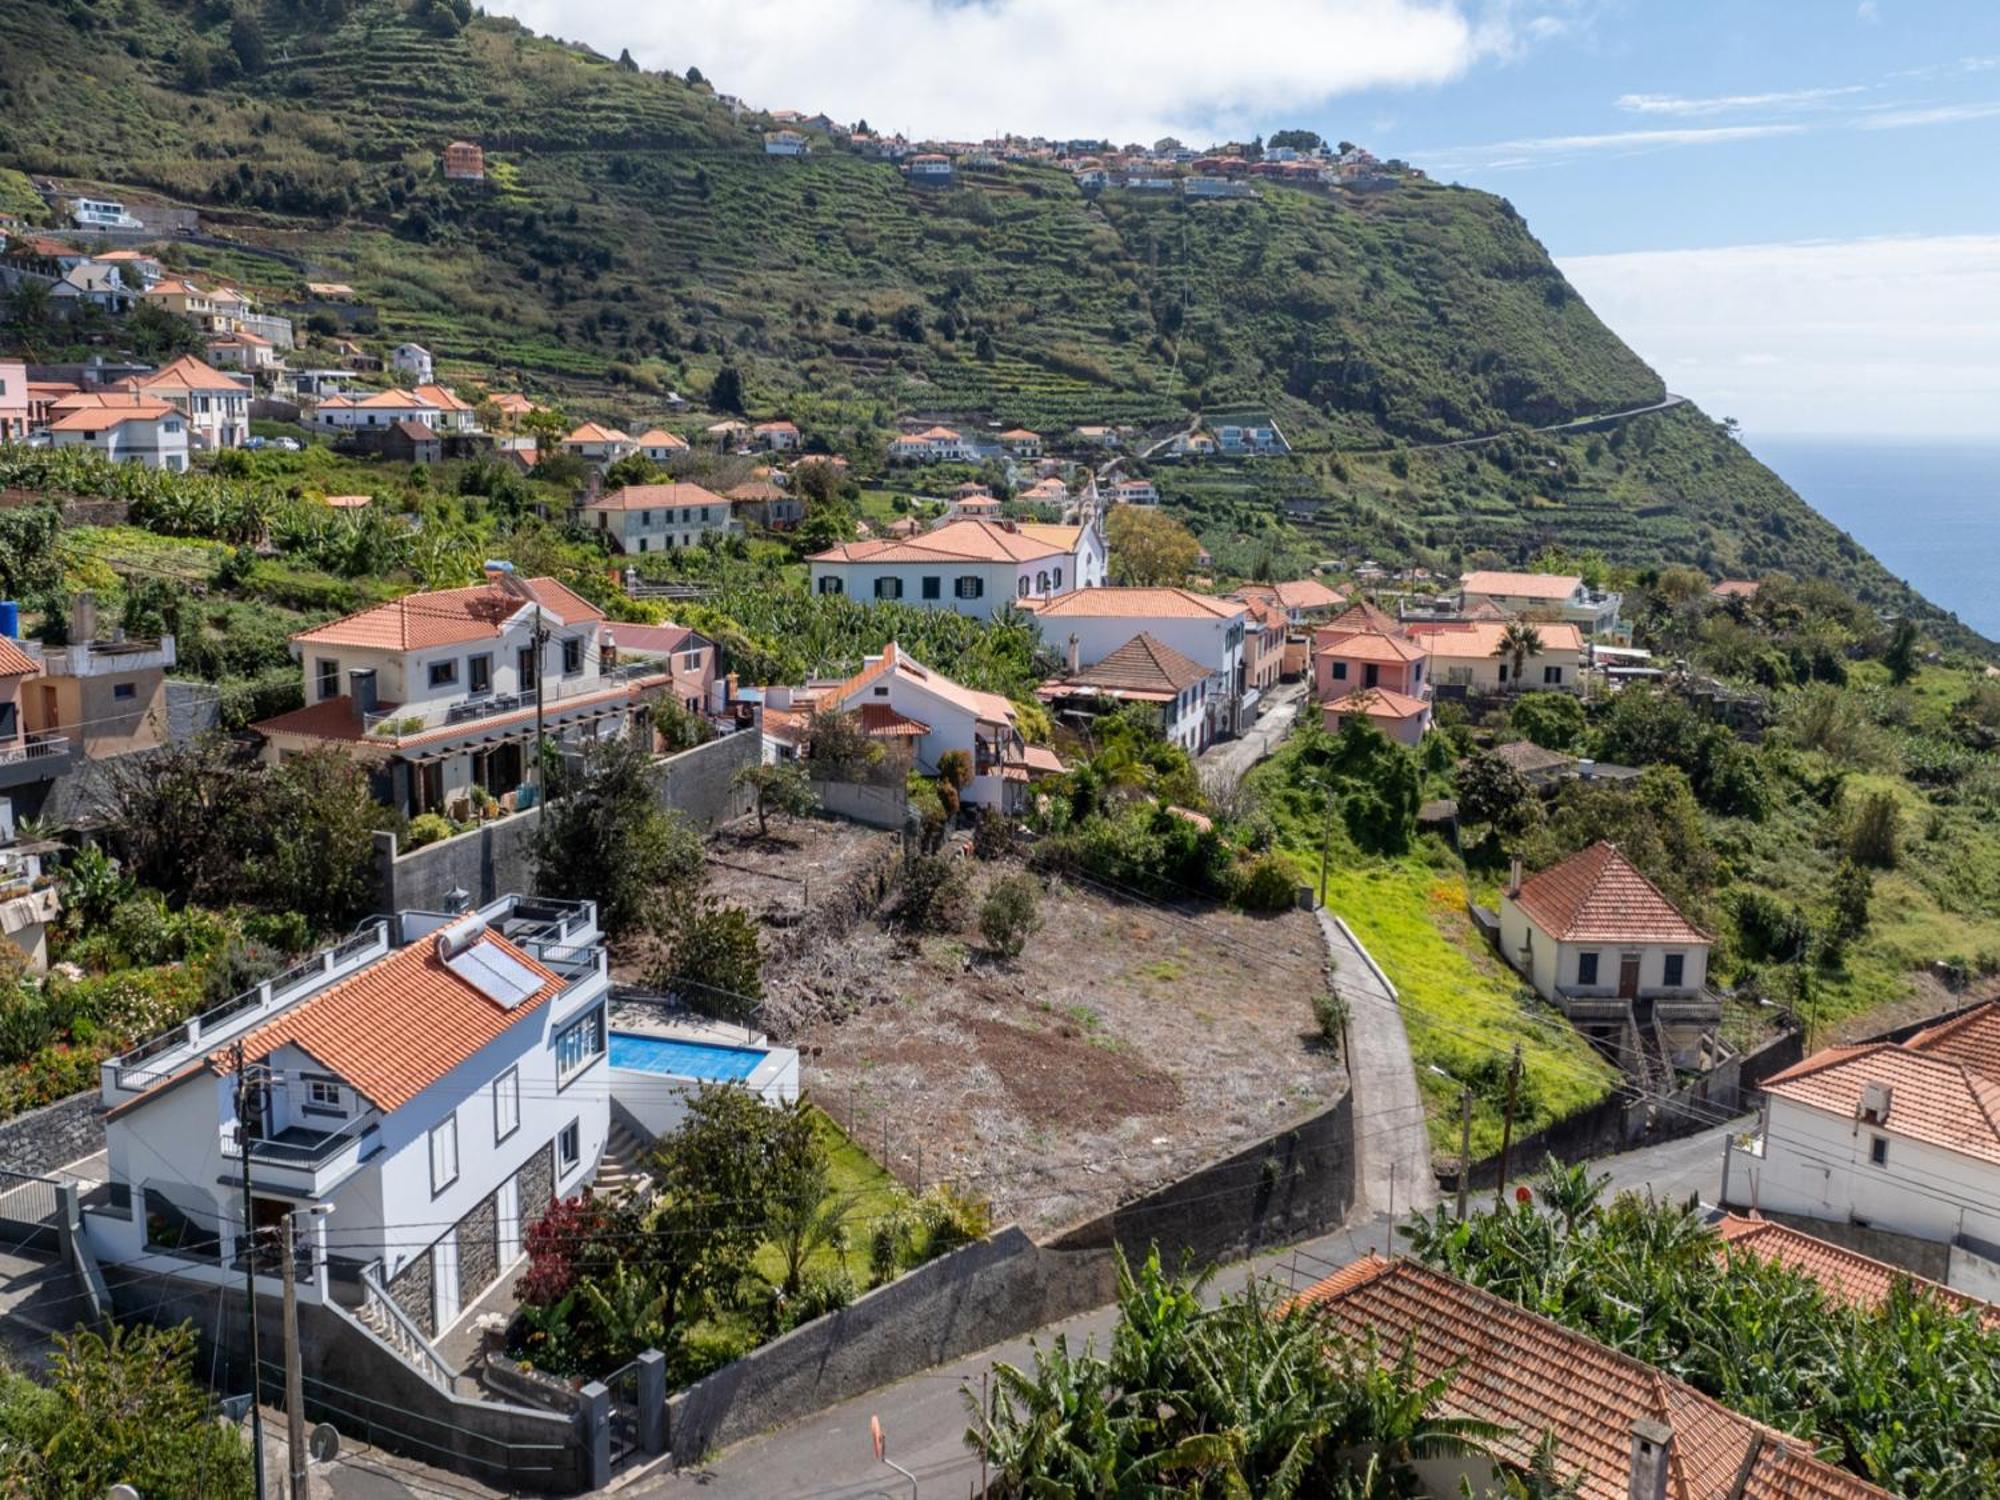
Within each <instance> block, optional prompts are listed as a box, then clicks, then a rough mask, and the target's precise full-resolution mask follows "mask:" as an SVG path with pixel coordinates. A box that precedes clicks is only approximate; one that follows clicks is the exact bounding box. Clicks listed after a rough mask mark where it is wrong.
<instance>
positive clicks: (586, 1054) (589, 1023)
mask: <svg viewBox="0 0 2000 1500" xmlns="http://www.w3.org/2000/svg"><path fill="white" fill-rule="evenodd" d="M603 1055H604V1007H603V1006H601V1005H600V1006H599V1007H598V1008H597V1009H595V1010H593V1011H592V1012H591V1013H590V1014H589V1015H587V1016H580V1017H578V1018H577V1019H576V1020H574V1021H572V1022H570V1024H569V1025H567V1026H565V1027H564V1028H563V1029H562V1030H561V1031H559V1032H557V1033H556V1081H557V1082H558V1083H568V1082H569V1081H570V1079H572V1078H574V1077H575V1076H576V1075H577V1074H579V1073H581V1072H582V1071H583V1070H584V1069H585V1068H587V1067H589V1066H590V1065H591V1064H592V1063H594V1062H596V1061H597V1060H598V1058H600V1057H602V1056H603Z"/></svg>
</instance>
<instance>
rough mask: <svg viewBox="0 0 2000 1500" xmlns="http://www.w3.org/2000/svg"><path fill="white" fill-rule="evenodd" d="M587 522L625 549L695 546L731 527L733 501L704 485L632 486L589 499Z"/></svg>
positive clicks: (585, 506) (584, 514)
mask: <svg viewBox="0 0 2000 1500" xmlns="http://www.w3.org/2000/svg"><path fill="white" fill-rule="evenodd" d="M579 511H580V514H581V516H582V518H583V524H584V525H586V526H588V527H591V528H592V529H593V530H596V531H601V532H603V533H604V535H605V536H607V537H609V538H610V539H611V543H612V545H613V546H614V547H616V548H617V549H618V550H619V551H620V552H665V551H667V550H668V549H669V548H675V547H694V546H699V545H700V544H701V543H703V542H705V541H707V540H709V538H711V537H713V536H719V535H722V534H724V533H726V532H728V531H729V529H730V519H729V518H730V504H729V501H727V500H725V499H724V498H723V497H722V496H720V495H718V494H715V493H714V492H713V491H710V490H705V489H703V488H702V487H701V486H700V485H698V484H628V485H625V486H623V487H622V488H619V489H615V490H612V491H611V492H609V493H608V494H602V495H597V496H594V497H592V498H591V499H589V500H586V501H585V502H584V503H583V505H582V506H581V507H579Z"/></svg>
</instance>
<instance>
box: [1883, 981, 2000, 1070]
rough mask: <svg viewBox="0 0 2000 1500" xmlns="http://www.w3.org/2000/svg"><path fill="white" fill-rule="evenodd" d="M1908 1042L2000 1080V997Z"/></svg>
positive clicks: (1919, 1048) (1933, 1027) (1924, 1031)
mask: <svg viewBox="0 0 2000 1500" xmlns="http://www.w3.org/2000/svg"><path fill="white" fill-rule="evenodd" d="M1905 1045H1906V1046H1908V1047H1910V1048H1911V1049H1912V1050H1914V1051H1917V1052H1928V1053H1930V1054H1931V1055H1932V1056H1933V1057H1947V1058H1950V1059H1951V1060H1952V1061H1953V1062H1961V1063H1964V1064H1965V1065H1966V1066H1967V1067H1968V1068H1971V1069H1972V1070H1973V1071H1974V1072H1975V1073H1983V1074H1984V1075H1985V1076H1986V1077H1988V1078H1992V1079H1995V1080H2000V1000H1989V1001H1988V1002H1987V1003H1986V1004H1984V1005H1982V1006H1979V1007H1978V1008H1977V1009H1974V1010H1969V1011H1967V1012H1966V1013H1965V1014H1964V1015H1962V1016H1957V1017H1954V1018H1953V1019H1951V1020H1949V1021H1940V1022H1939V1023H1938V1024H1937V1025H1935V1026H1930V1027H1926V1028H1925V1029H1924V1030H1922V1031H1920V1032H1918V1033H1917V1034H1916V1035H1915V1036H1913V1037H1911V1038H1910V1039H1909V1041H1908V1042H1907V1043H1905Z"/></svg>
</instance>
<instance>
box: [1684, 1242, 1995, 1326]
mask: <svg viewBox="0 0 2000 1500" xmlns="http://www.w3.org/2000/svg"><path fill="white" fill-rule="evenodd" d="M1715 1227H1716V1231H1717V1233H1719V1234H1720V1235H1721V1236H1722V1243H1723V1251H1722V1253H1725V1254H1727V1253H1733V1252H1743V1253H1747V1254H1750V1255H1754V1256H1756V1257H1757V1258H1758V1259H1759V1260H1766V1261H1770V1262H1771V1263H1772V1264H1773V1265H1780V1266H1789V1267H1790V1268H1791V1269H1793V1270H1795V1271H1803V1272H1805V1274H1806V1275H1808V1276H1810V1277H1812V1279H1813V1280H1815V1281H1817V1282H1818V1283H1819V1284H1820V1285H1821V1286H1823V1287H1825V1288H1826V1290H1827V1293H1828V1295H1830V1296H1832V1297H1836V1298H1838V1299H1839V1300H1841V1301H1843V1302H1848V1303H1852V1304H1853V1305H1855V1306H1856V1307H1870V1308H1873V1307H1880V1306H1881V1305H1882V1304H1883V1303H1884V1302H1886V1301H1887V1300H1888V1297H1889V1291H1890V1289H1891V1288H1892V1287H1894V1286H1895V1284H1896V1283H1897V1282H1898V1281H1908V1282H1910V1283H1911V1285H1913V1286H1916V1287H1918V1288H1921V1289H1922V1290H1923V1291H1925V1292H1927V1293H1929V1294H1930V1295H1931V1296H1933V1297H1935V1298H1936V1299H1937V1300H1938V1301H1939V1302H1940V1303H1942V1304H1943V1305H1944V1306H1946V1307H1948V1308H1950V1309H1951V1310H1952V1311H1954V1312H1974V1313H1977V1314H1978V1315H1979V1321H1980V1322H1981V1323H1982V1324H1983V1325H1984V1326H1986V1327H1987V1328H2000V1307H1995V1306H1994V1305H1993V1304H1992V1303H1991V1302H1982V1301H1980V1300H1979V1299H1978V1298H1977V1297H1969V1296H1967V1295H1966V1294H1965V1293H1964V1292H1961V1291H1958V1290H1956V1289H1954V1288H1952V1287H1948V1286H1943V1285H1941V1284H1940V1283H1938V1282H1935V1281H1929V1280H1926V1279H1925V1278H1924V1277H1922V1276H1913V1275H1911V1274H1910V1273H1909V1272H1908V1271H1905V1270H1903V1269H1902V1268H1901V1267H1900V1266H1892V1265H1889V1264H1888V1263H1887V1262H1885V1261H1879V1260H1873V1259H1871V1258H1869V1257H1868V1256H1866V1255H1863V1254H1861V1253H1860V1252H1859V1251H1857V1250H1849V1249H1847V1248H1845V1247H1844V1246H1841V1245H1832V1244H1828V1243H1827V1242H1826V1241H1825V1240H1822V1239H1815V1238H1814V1237H1813V1236H1812V1235H1809V1234H1804V1233H1802V1232H1800V1231H1799V1230H1796V1229H1793V1228H1791V1227H1790V1226H1788V1225H1785V1224H1779V1223H1776V1222H1775V1221H1773V1220H1771V1219H1761V1218H1758V1217H1757V1216H1755V1215H1754V1214H1753V1215H1750V1216H1747V1217H1746V1216H1744V1215H1740V1214H1725V1215H1723V1217H1722V1219H1721V1221H1720V1222H1719V1223H1717V1225H1716V1226H1715Z"/></svg>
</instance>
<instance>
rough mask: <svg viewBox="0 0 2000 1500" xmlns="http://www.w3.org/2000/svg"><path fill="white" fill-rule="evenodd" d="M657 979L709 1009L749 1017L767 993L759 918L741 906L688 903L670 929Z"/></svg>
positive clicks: (737, 1017)
mask: <svg viewBox="0 0 2000 1500" xmlns="http://www.w3.org/2000/svg"><path fill="white" fill-rule="evenodd" d="M654 982H655V983H656V984H657V985H659V987H660V988H661V989H664V990H670V991H675V992H678V993H680V994H682V995H684V996H686V997H687V998H688V999H689V1000H692V1001H694V1002H695V1003H696V1004H697V1005H699V1006H700V1008H701V1009H702V1010H704V1011H706V1012H708V1013H709V1014H710V1015H715V1016H722V1017H725V1018H727V1019H733V1020H743V1019H747V1018H748V1017H749V1016H750V1014H751V1013H752V1012H754V1011H755V1010H756V1008H757V1003H758V1002H759V1001H760V1000H762V999H763V997H764V979H763V965H762V958H761V955H760V953H759V949H758V943H757V924H756V923H755V922H754V921H752V920H751V917H750V914H749V913H748V912H746V911H744V910H743V908H742V907H740V906H723V905H720V904H718V903H716V902H703V903H702V904H701V905H699V906H691V907H689V908H687V909H686V910H684V911H683V912H682V913H681V914H680V916H679V918H678V919H677V920H676V921H675V922H674V924H673V926H672V928H671V929H670V931H669V934H668V938H667V957H666V959H665V961H664V962H663V963H662V964H661V965H660V971H659V972H658V973H656V974H655V976H654Z"/></svg>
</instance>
